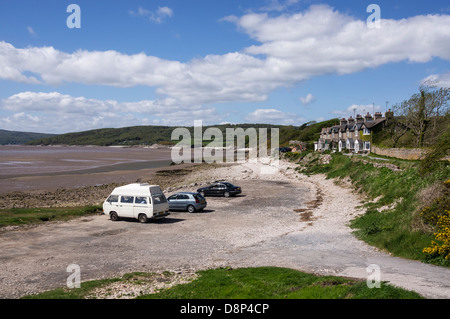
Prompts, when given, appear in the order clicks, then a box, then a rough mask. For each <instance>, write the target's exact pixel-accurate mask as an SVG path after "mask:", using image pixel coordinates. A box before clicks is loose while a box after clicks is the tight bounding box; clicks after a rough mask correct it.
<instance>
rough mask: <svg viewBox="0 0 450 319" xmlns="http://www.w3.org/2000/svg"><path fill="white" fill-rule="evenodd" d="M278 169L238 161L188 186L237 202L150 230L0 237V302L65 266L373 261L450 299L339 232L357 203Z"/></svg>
mask: <svg viewBox="0 0 450 319" xmlns="http://www.w3.org/2000/svg"><path fill="white" fill-rule="evenodd" d="M286 165H288V164H283V167H282V168H281V171H280V172H273V173H272V174H260V169H261V167H260V166H259V165H258V164H249V163H246V164H243V165H233V166H230V167H223V168H218V169H215V170H209V171H208V172H206V171H205V172H203V173H202V175H201V176H199V175H196V176H194V177H192V178H193V179H191V180H189V179H186V180H185V181H184V182H186V183H188V182H197V183H198V182H199V179H202V180H212V179H218V178H226V179H228V180H231V181H233V182H235V183H236V184H237V185H240V186H242V188H243V190H244V192H243V194H242V196H238V197H235V198H228V199H225V198H211V197H208V198H207V200H208V207H207V209H206V210H205V211H204V212H201V213H200V212H199V213H193V214H189V213H187V212H172V214H171V216H169V218H167V219H165V220H162V221H158V222H154V223H148V224H140V223H138V222H135V221H128V220H127V221H118V222H112V221H110V220H109V219H108V217H107V216H105V215H97V216H93V217H89V218H82V219H78V220H74V221H70V222H66V223H54V224H46V225H43V226H39V227H36V228H32V229H29V230H26V231H22V230H19V231H9V232H5V233H2V234H0V251H1V255H0V260H1V265H2V267H1V268H0V287H1V289H0V297H1V298H16V297H19V296H22V295H24V294H30V293H34V292H38V291H42V290H47V289H50V288H55V287H63V286H65V284H66V279H67V277H68V275H69V273H67V272H66V267H67V266H68V265H70V264H77V265H79V266H80V268H81V277H82V278H81V279H82V281H85V280H90V279H95V278H105V277H113V276H116V275H119V274H122V273H126V272H132V271H157V270H171V271H175V272H177V271H178V272H192V271H195V270H198V269H206V268H211V267H220V266H232V267H244V266H263V265H271V266H281V267H290V268H295V269H299V270H304V271H309V272H314V273H318V274H333V275H342V276H349V277H356V278H362V279H366V278H367V276H368V273H367V271H366V269H367V267H368V266H369V265H370V264H377V265H379V266H380V268H381V276H382V278H381V279H382V280H383V281H390V282H391V283H392V284H395V285H397V286H401V287H404V288H407V289H411V290H415V291H417V292H419V293H421V294H423V295H424V296H426V297H431V298H450V270H448V269H444V268H439V267H434V266H430V265H424V264H422V263H419V262H414V261H408V260H404V259H400V258H393V257H390V256H389V255H387V254H385V253H382V252H379V251H377V250H376V249H373V248H372V247H369V246H368V245H366V244H365V243H363V242H361V241H359V240H357V239H355V238H354V236H352V234H351V231H350V229H349V228H348V226H347V225H348V222H349V221H350V220H351V219H353V218H354V217H355V216H356V215H357V214H358V213H360V211H358V209H357V208H356V207H357V206H358V205H359V204H360V201H359V199H358V197H356V195H355V194H353V193H352V192H351V190H350V189H346V188H342V187H339V186H336V185H335V184H334V183H333V181H330V180H325V179H324V178H323V177H321V176H313V177H304V176H298V177H296V175H297V174H296V173H295V172H294V171H293V170H292V169H286V168H287V166H286ZM186 185H189V184H186ZM195 188H196V186H191V187H189V186H186V187H184V188H183V189H184V190H192V189H195Z"/></svg>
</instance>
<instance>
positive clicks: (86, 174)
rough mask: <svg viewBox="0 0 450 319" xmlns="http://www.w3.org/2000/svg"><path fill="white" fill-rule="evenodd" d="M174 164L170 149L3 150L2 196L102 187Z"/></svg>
mask: <svg viewBox="0 0 450 319" xmlns="http://www.w3.org/2000/svg"><path fill="white" fill-rule="evenodd" d="M171 162H172V160H171V150H170V149H155V148H138V147H131V148H123V147H101V146H23V145H17V146H16V145H14V146H0V192H7V191H15V190H22V189H24V190H29V189H41V188H47V186H48V185H52V183H54V186H55V187H56V186H58V187H64V186H65V185H64V184H67V185H70V186H71V187H80V186H86V185H87V184H94V185H96V184H102V183H106V182H110V181H111V180H113V179H114V178H113V177H111V176H110V175H111V174H115V173H117V174H119V175H123V174H121V172H130V171H135V172H137V171H140V170H148V169H152V168H157V167H165V166H169V165H170V163H171ZM94 176H95V177H96V180H94V179H93V177H94ZM106 177H108V178H106ZM88 180H92V181H90V182H89V183H87V181H88ZM40 181H41V184H40ZM64 181H65V182H64Z"/></svg>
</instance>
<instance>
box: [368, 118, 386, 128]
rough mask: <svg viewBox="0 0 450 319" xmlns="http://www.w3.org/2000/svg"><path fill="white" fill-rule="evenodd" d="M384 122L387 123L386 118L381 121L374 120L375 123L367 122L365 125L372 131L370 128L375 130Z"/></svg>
mask: <svg viewBox="0 0 450 319" xmlns="http://www.w3.org/2000/svg"><path fill="white" fill-rule="evenodd" d="M384 121H386V119H385V118H381V119H377V120H374V121H370V122H366V123H364V124H365V126H366V127H367V128H368V129H370V128H373V127H375V126H377V125H378V124H380V123H383V122H384Z"/></svg>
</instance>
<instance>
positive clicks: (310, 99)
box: [300, 93, 316, 106]
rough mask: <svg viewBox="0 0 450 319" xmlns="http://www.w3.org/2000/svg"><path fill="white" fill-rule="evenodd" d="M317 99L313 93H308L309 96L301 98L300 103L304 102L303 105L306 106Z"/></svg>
mask: <svg viewBox="0 0 450 319" xmlns="http://www.w3.org/2000/svg"><path fill="white" fill-rule="evenodd" d="M315 99H316V98H315V97H314V96H313V95H312V94H311V93H308V95H306V96H304V97H300V102H302V104H303V105H305V106H306V105H309V104H311V103H312V102H314V101H315Z"/></svg>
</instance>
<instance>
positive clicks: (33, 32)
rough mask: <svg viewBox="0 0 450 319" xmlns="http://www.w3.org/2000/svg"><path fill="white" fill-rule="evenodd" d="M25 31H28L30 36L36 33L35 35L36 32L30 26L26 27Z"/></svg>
mask: <svg viewBox="0 0 450 319" xmlns="http://www.w3.org/2000/svg"><path fill="white" fill-rule="evenodd" d="M27 31H28V33H29V34H31V35H32V36H36V35H37V34H36V32H35V31H34V30H33V28H32V27H30V26H28V27H27Z"/></svg>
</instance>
